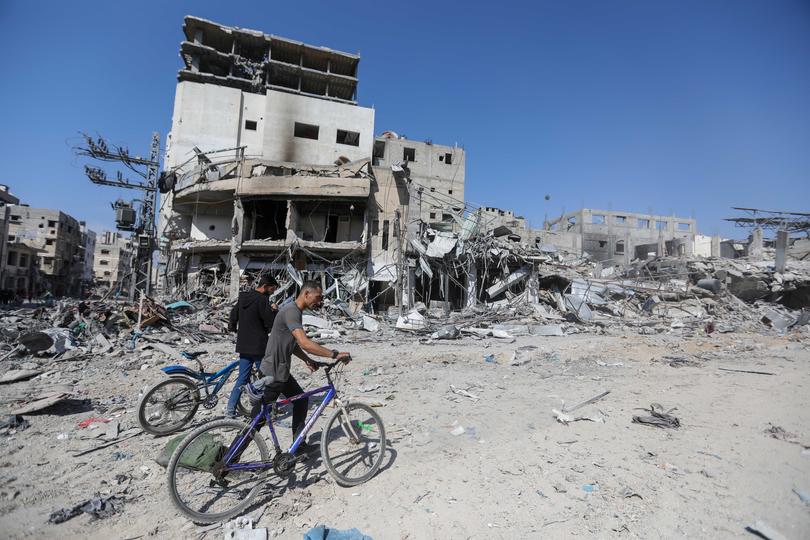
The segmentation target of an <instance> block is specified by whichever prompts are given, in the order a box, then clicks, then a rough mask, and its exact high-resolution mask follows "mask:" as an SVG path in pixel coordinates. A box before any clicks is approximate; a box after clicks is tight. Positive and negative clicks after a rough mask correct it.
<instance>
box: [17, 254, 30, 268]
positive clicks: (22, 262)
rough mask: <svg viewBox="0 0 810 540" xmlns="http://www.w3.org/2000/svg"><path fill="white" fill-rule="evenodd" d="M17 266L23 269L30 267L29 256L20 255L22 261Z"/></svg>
mask: <svg viewBox="0 0 810 540" xmlns="http://www.w3.org/2000/svg"><path fill="white" fill-rule="evenodd" d="M17 266H22V267H23V268H25V267H26V266H28V255H26V254H25V253H20V260H19V262H18V263H17Z"/></svg>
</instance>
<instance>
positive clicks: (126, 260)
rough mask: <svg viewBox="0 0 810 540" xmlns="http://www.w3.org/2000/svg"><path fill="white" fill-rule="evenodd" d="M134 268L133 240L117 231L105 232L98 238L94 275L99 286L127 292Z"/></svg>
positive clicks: (93, 267) (94, 258) (94, 259)
mask: <svg viewBox="0 0 810 540" xmlns="http://www.w3.org/2000/svg"><path fill="white" fill-rule="evenodd" d="M131 267H132V240H131V239H130V238H126V237H124V236H123V235H122V234H121V233H119V232H116V231H103V232H102V233H101V235H100V236H98V237H97V238H96V243H95V250H94V257H93V266H92V269H93V275H94V281H95V284H96V285H97V286H103V287H107V288H108V289H113V290H121V289H123V290H126V288H127V287H128V285H129V279H130V273H131Z"/></svg>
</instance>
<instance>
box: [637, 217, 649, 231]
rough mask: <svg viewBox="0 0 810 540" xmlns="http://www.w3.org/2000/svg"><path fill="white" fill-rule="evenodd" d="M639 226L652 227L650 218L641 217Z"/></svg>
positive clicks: (641, 227)
mask: <svg viewBox="0 0 810 540" xmlns="http://www.w3.org/2000/svg"><path fill="white" fill-rule="evenodd" d="M638 228H639V229H649V228H650V220H649V219H639V220H638Z"/></svg>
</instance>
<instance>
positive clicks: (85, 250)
mask: <svg viewBox="0 0 810 540" xmlns="http://www.w3.org/2000/svg"><path fill="white" fill-rule="evenodd" d="M79 229H80V230H81V233H82V243H81V249H80V253H81V257H82V292H84V291H86V290H88V289H89V288H90V287H91V286H92V284H93V278H94V273H93V261H94V260H95V256H96V232H95V231H91V230H90V229H88V228H87V223H85V222H84V221H80V222H79Z"/></svg>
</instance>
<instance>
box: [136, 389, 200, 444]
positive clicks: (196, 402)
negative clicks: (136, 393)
mask: <svg viewBox="0 0 810 540" xmlns="http://www.w3.org/2000/svg"><path fill="white" fill-rule="evenodd" d="M170 385H180V386H183V387H184V388H182V389H180V388H178V390H177V392H189V393H190V397H191V399H192V400H193V404H192V406H191V409H189V411H188V413H186V415H185V416H184V417H182V418H181V419H180V420H179V421H177V422H176V423H173V424H168V425H167V426H163V427H161V426H159V425H155V424H154V423H153V422H152V421H151V419H150V418H148V416H147V414H146V407H147V406H148V405H149V400H150V398H152V396H154V395H155V393H156V392H158V391H159V390H161V389H163V388H164V387H166V386H170ZM199 406H200V390H199V388H197V383H196V382H194V381H192V380H191V379H187V378H186V377H169V378H168V379H164V380H162V381H160V382H159V383H157V384H155V385H153V386H152V387H151V388H150V389H149V390H147V391H146V393H145V394H144V395H143V397H142V398H141V400H140V402H139V403H138V423H139V424H140V425H141V427H142V428H143V429H144V431H146V432H147V433H151V434H152V435H168V434H170V433H174V432H175V431H179V430H180V429H182V428H183V426H185V425H186V424H187V423H189V422H190V421H191V419H192V418H194V415H195V414H197V409H198V408H199Z"/></svg>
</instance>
